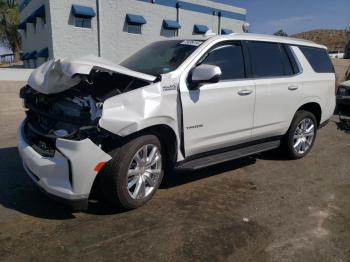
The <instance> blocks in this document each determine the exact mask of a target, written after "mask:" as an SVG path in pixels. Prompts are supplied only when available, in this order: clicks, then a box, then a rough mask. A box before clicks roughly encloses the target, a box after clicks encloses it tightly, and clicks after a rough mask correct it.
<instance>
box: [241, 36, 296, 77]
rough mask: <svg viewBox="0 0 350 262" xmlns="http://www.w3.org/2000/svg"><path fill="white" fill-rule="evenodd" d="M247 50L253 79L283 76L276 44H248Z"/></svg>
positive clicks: (281, 60) (280, 55) (282, 65)
mask: <svg viewBox="0 0 350 262" xmlns="http://www.w3.org/2000/svg"><path fill="white" fill-rule="evenodd" d="M248 48H249V53H250V58H251V63H252V70H253V75H254V77H272V76H284V75H285V73H284V71H285V70H284V64H283V57H282V54H281V50H280V45H279V44H278V43H265V42H248ZM284 59H286V58H284ZM289 71H290V68H289Z"/></svg>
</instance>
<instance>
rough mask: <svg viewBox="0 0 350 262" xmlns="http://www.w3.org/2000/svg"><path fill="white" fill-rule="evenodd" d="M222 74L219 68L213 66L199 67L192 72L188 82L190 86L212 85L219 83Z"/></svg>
mask: <svg viewBox="0 0 350 262" xmlns="http://www.w3.org/2000/svg"><path fill="white" fill-rule="evenodd" d="M221 75H222V72H221V69H220V67H218V66H214V65H199V66H197V67H196V68H194V69H193V70H192V73H191V74H190V78H189V82H190V84H191V85H192V86H199V85H202V84H213V83H217V82H219V81H220V78H221Z"/></svg>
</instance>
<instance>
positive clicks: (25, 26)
mask: <svg viewBox="0 0 350 262" xmlns="http://www.w3.org/2000/svg"><path fill="white" fill-rule="evenodd" d="M26 29H27V22H26V21H24V22H22V23H20V24H19V25H18V30H26Z"/></svg>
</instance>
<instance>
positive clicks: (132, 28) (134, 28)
mask: <svg viewBox="0 0 350 262" xmlns="http://www.w3.org/2000/svg"><path fill="white" fill-rule="evenodd" d="M127 31H128V33H130V34H141V33H142V30H141V25H131V24H128V25H127Z"/></svg>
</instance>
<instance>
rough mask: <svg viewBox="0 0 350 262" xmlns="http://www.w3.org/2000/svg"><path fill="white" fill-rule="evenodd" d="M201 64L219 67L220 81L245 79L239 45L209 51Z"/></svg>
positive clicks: (230, 44)
mask: <svg viewBox="0 0 350 262" xmlns="http://www.w3.org/2000/svg"><path fill="white" fill-rule="evenodd" d="M201 64H202V65H203V64H207V65H215V66H218V67H220V69H221V72H222V76H221V80H234V79H243V78H245V68H244V59H243V50H242V46H241V44H240V43H229V44H224V45H220V46H217V47H215V48H214V49H212V50H211V51H209V52H208V53H207V55H206V57H205V58H204V60H203V61H202V62H201Z"/></svg>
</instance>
